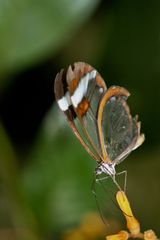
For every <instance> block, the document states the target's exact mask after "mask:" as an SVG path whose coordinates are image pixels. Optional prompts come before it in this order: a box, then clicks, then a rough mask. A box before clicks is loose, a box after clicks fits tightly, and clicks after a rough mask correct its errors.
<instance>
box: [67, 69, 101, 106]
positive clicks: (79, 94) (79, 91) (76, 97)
mask: <svg viewBox="0 0 160 240" xmlns="http://www.w3.org/2000/svg"><path fill="white" fill-rule="evenodd" d="M96 73H97V72H96V70H92V71H91V72H89V73H87V74H86V75H85V76H84V77H82V78H81V80H80V82H79V84H78V87H77V88H76V90H75V91H74V93H73V95H72V96H71V100H72V103H73V106H74V107H75V108H76V107H77V106H78V104H79V103H80V102H81V101H82V99H83V97H84V96H85V95H86V93H87V88H88V83H89V81H90V80H91V79H93V78H95V77H96Z"/></svg>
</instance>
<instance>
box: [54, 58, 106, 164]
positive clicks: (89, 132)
mask: <svg viewBox="0 0 160 240" xmlns="http://www.w3.org/2000/svg"><path fill="white" fill-rule="evenodd" d="M58 82H60V84H59V85H60V86H59V85H58ZM105 91H106V85H105V83H104V81H103V79H102V78H101V76H100V75H99V73H98V72H97V71H96V70H95V69H93V68H92V67H91V66H90V65H88V64H85V63H75V64H74V65H73V66H70V67H69V68H68V70H67V72H66V76H65V74H64V71H63V70H62V71H61V72H60V73H59V74H58V75H57V77H56V80H55V96H56V99H57V102H58V104H59V107H60V108H61V110H62V111H63V112H64V113H65V115H66V116H67V119H68V121H69V123H70V125H71V127H72V129H73V131H74V133H75V134H76V136H77V137H78V138H79V140H80V142H81V143H83V146H84V147H85V148H86V150H87V148H88V150H89V151H88V150H87V151H88V152H89V153H90V154H91V155H92V157H93V155H94V158H96V160H97V161H100V159H101V155H102V154H101V147H100V143H99V138H98V133H97V120H96V115H97V109H98V104H99V101H100V100H101V97H102V95H103V93H104V92H105ZM57 92H58V93H57Z"/></svg>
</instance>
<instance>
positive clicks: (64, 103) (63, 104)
mask: <svg viewBox="0 0 160 240" xmlns="http://www.w3.org/2000/svg"><path fill="white" fill-rule="evenodd" d="M57 103H58V105H59V107H60V109H61V110H62V111H66V110H67V109H68V108H69V106H70V105H71V104H72V103H71V98H70V95H69V92H66V94H65V96H64V97H62V98H61V99H59V100H58V101H57Z"/></svg>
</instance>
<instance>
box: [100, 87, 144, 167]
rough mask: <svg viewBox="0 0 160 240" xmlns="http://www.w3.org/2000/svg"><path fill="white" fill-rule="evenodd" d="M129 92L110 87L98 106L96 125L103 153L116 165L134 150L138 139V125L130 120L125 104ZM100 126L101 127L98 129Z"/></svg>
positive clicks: (133, 120) (132, 119)
mask: <svg viewBox="0 0 160 240" xmlns="http://www.w3.org/2000/svg"><path fill="white" fill-rule="evenodd" d="M128 96H129V92H128V91H127V90H126V89H124V88H121V87H111V88H109V89H108V90H107V92H106V93H105V95H104V96H103V98H102V100H101V102H100V105H99V117H98V121H99V122H98V125H99V131H101V132H102V133H101V143H102V144H103V145H104V149H103V151H104V152H105V154H106V156H107V158H108V159H110V160H111V162H112V163H115V164H118V163H119V162H121V161H122V160H123V159H124V158H125V157H126V156H128V154H129V153H130V152H131V151H132V150H133V149H134V147H135V145H136V143H137V140H138V138H139V137H140V123H139V122H138V121H137V120H138V119H137V117H135V118H132V116H131V114H130V110H129V107H128V105H127V103H126V100H127V97H128ZM100 126H101V127H100Z"/></svg>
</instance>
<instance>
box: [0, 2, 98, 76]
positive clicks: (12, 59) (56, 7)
mask: <svg viewBox="0 0 160 240" xmlns="http://www.w3.org/2000/svg"><path fill="white" fill-rule="evenodd" d="M97 3H98V1H97V0H93V1H91V0H80V1H74V0H60V1H54V0H46V1H42V0H39V1H30V0H29V1H27V0H25V1H19V0H12V1H11V0H7V1H5V0H2V1H1V2H0V56H1V61H0V73H3V74H5V73H6V72H7V73H8V71H11V70H12V71H16V70H17V68H18V69H19V68H22V67H23V68H24V67H26V65H31V64H33V63H34V62H36V61H40V60H42V59H44V57H45V58H46V57H47V56H49V55H50V54H51V52H52V53H54V52H55V51H57V49H58V48H60V46H62V44H65V42H66V41H67V40H69V38H70V37H71V35H72V34H73V32H74V31H75V30H77V29H78V27H79V26H80V25H81V24H82V23H83V22H84V21H85V20H86V19H87V18H88V17H89V15H90V14H91V13H92V11H93V9H94V8H95V6H96V5H97Z"/></svg>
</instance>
